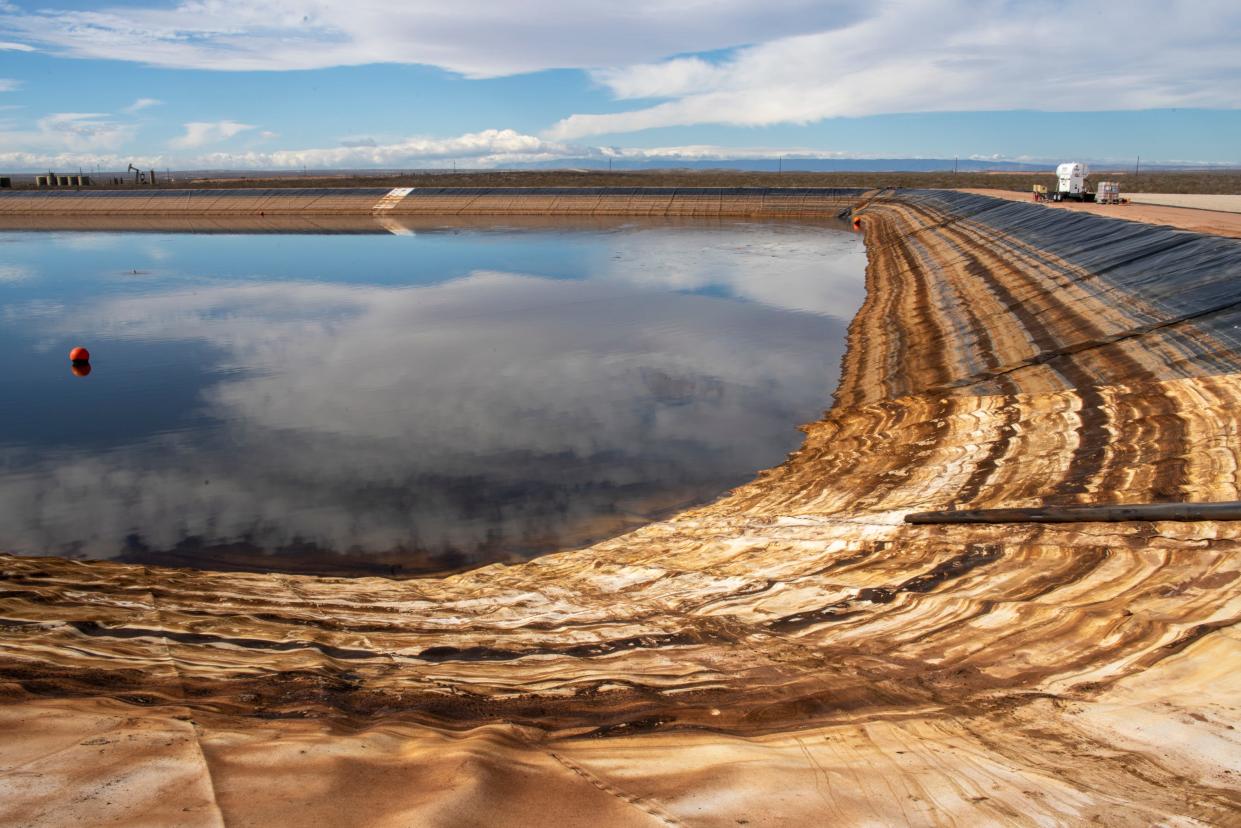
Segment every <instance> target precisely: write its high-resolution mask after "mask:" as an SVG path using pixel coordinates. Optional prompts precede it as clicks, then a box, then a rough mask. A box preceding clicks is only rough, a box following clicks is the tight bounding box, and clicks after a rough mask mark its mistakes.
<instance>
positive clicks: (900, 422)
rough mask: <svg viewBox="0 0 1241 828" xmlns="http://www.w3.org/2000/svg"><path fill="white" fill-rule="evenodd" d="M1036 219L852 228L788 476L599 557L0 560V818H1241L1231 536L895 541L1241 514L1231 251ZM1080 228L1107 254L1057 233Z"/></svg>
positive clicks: (977, 209)
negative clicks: (847, 264) (823, 391)
mask: <svg viewBox="0 0 1241 828" xmlns="http://www.w3.org/2000/svg"><path fill="white" fill-rule="evenodd" d="M996 204H1001V203H1000V202H996ZM1030 209H1031V208H1030V207H1028V206H1027V205H1009V206H1006V207H1003V208H1000V207H993V206H992V205H990V203H989V200H987V199H981V198H977V197H972V196H962V197H959V198H956V199H951V198H947V197H944V196H941V195H934V194H931V195H928V194H918V193H913V194H909V193H897V194H883V195H880V196H878V197H875V198H872V199H871V200H869V201H868V202H867V203H866V206H865V207H864V208H863V210H862V217H863V222H864V228H865V232H866V236H867V244H868V247H869V251H870V264H869V267H868V274H867V279H868V298H867V300H866V303H865V305H864V306H863V308H862V310H861V312H860V313H859V315H858V317H857V319H856V320H855V322H854V324H853V325H852V327H851V329H850V348H849V351H848V354H847V356H846V359H845V366H844V369H845V370H844V375H843V379H842V381H841V384H840V386H839V388H838V390H837V393H836V403H835V405H834V407H833V408H832V409H831V410H830V411H829V412H828V413H827V414H826V415H825V417H824V418H823V419H822V420H820V421H819V422H816V423H813V424H811V425H809V426H807V427H806V441H805V444H804V446H803V447H802V448H801V449H800V450H799V451H797V452H796V453H794V454H793V455H792V456H791V457H790V458H789V460H788V462H786V463H785V464H783V465H782V466H780V467H778V468H776V469H772V470H770V471H768V472H765V473H763V474H762V475H761V476H760V477H759V478H758V479H757V480H756V481H754V482H753V483H751V484H749V485H747V486H744V487H742V488H740V489H738V490H736V491H735V492H732V493H730V494H729V495H728V496H726V497H724V498H722V499H721V500H720V501H718V502H716V503H714V504H711V505H709V506H705V507H702V508H698V509H695V510H692V511H689V512H686V513H684V514H682V515H680V516H678V517H676V518H673V519H671V520H668V521H664V522H660V523H657V524H653V525H650V526H647V527H644V528H643V529H640V530H638V531H636V532H633V533H630V534H628V535H625V536H622V537H619V538H615V539H612V540H609V541H607V542H605V543H601V544H599V545H597V546H594V547H591V548H589V549H585V550H579V551H574V552H566V553H561V554H557V555H551V556H547V557H545V558H541V559H538V560H536V561H533V562H531V563H528V564H524V565H520V566H510V567H500V566H494V567H487V568H484V569H480V570H476V571H472V572H468V573H464V574H461V575H455V576H451V577H446V578H442V579H426V580H415V581H388V580H382V579H369V578H368V579H317V578H304V577H294V576H283V575H250V574H222V573H210V572H193V571H185V570H163V569H156V568H148V567H139V566H127V565H119V564H111V563H77V562H67V561H60V560H53V559H32V558H11V557H7V558H0V570H2V575H3V578H2V580H0V693H2V694H3V696H2V697H3V699H4V701H5V702H7V703H6V704H3V705H0V733H3V734H4V738H3V739H0V822H2V823H5V824H10V823H11V824H49V825H50V824H68V823H75V822H82V821H83V820H85V821H88V822H103V821H105V820H107V819H113V818H115V819H117V820H118V821H120V822H125V823H135V822H149V823H151V824H169V823H176V824H217V823H219V822H221V821H222V822H225V823H228V824H283V823H287V822H291V821H297V822H300V823H304V824H367V825H388V824H390V825H409V824H420V825H463V824H480V825H481V824H514V825H520V824H540V825H545V824H555V825H572V824H591V825H647V824H649V825H738V824H749V825H763V824H793V825H821V824H851V823H863V822H869V823H885V824H887V823H902V822H905V823H917V824H977V823H984V822H993V823H1013V824H1032V823H1035V822H1043V823H1046V822H1054V823H1076V822H1087V821H1096V822H1101V823H1103V824H1117V825H1138V824H1150V823H1153V822H1160V821H1163V822H1168V823H1169V824H1173V823H1175V824H1195V823H1204V824H1226V823H1234V822H1236V821H1237V820H1238V813H1241V796H1239V795H1238V784H1237V780H1238V778H1241V739H1239V737H1238V734H1237V731H1236V730H1235V729H1234V728H1235V727H1236V726H1237V724H1238V722H1241V715H1239V714H1241V711H1239V706H1241V678H1238V676H1239V674H1241V671H1238V667H1241V630H1239V629H1238V627H1237V626H1235V625H1236V623H1237V621H1238V619H1241V557H1239V556H1238V548H1239V543H1241V525H1237V524H1232V523H1222V522H1198V523H1113V524H1064V525H1004V526H910V525H905V524H903V523H902V522H901V517H902V516H903V514H905V513H906V512H908V511H912V510H926V509H936V508H945V507H948V506H970V507H975V508H982V507H992V506H1014V505H1037V504H1042V503H1073V502H1144V501H1153V500H1195V501H1197V500H1202V501H1210V500H1229V499H1237V498H1238V496H1239V495H1238V491H1237V489H1238V483H1237V468H1238V463H1239V461H1241V438H1239V437H1238V433H1239V428H1238V426H1239V425H1241V423H1239V422H1238V420H1239V419H1241V413H1238V412H1241V405H1239V403H1241V372H1239V368H1238V365H1237V363H1238V362H1239V361H1241V350H1239V349H1238V347H1237V343H1236V341H1234V340H1233V339H1231V338H1230V337H1231V336H1232V332H1233V331H1235V330H1236V328H1235V325H1236V324H1238V323H1241V316H1236V314H1237V312H1236V311H1235V309H1232V306H1231V305H1230V303H1229V302H1228V301H1217V300H1218V299H1220V296H1222V298H1223V299H1224V300H1227V299H1228V298H1229V297H1228V295H1227V291H1226V290H1225V291H1224V293H1223V294H1218V291H1217V292H1216V293H1212V292H1211V291H1210V290H1204V289H1203V285H1208V286H1209V285H1210V284H1213V282H1212V280H1215V281H1216V282H1220V283H1221V284H1223V285H1224V286H1225V288H1226V287H1227V285H1228V280H1229V279H1232V280H1234V281H1233V283H1235V280H1236V279H1237V276H1238V271H1239V269H1241V243H1236V242H1224V241H1221V240H1210V242H1211V243H1212V244H1214V245H1215V246H1213V247H1210V250H1209V251H1208V253H1203V252H1202V251H1201V250H1198V248H1197V247H1195V246H1194V245H1199V246H1201V245H1200V241H1201V239H1202V237H1197V236H1193V235H1192V234H1179V235H1177V236H1175V237H1169V238H1167V239H1165V243H1164V244H1163V245H1162V246H1159V245H1154V244H1153V243H1151V244H1148V243H1147V242H1146V241H1144V240H1145V239H1147V238H1148V237H1147V236H1144V235H1142V233H1143V232H1148V233H1149V232H1152V231H1150V230H1149V228H1147V229H1146V230H1145V231H1142V230H1137V231H1135V230H1132V229H1131V227H1132V226H1131V225H1128V224H1127V223H1124V222H1106V221H1103V220H1099V219H1090V220H1089V221H1092V222H1094V224H1080V223H1072V224H1070V222H1077V221H1078V220H1077V219H1072V220H1066V219H1062V218H1058V217H1057V216H1056V215H1055V214H1052V213H1051V212H1049V211H1043V212H1042V213H1029V212H1022V211H1028V210H1030ZM1032 209H1035V210H1037V209H1038V208H1037V207H1035V208H1032ZM997 211H998V212H997ZM1014 211H1015V212H1014ZM1061 215H1064V214H1061ZM1057 221H1062V222H1065V224H1064V225H1063V226H1064V227H1065V228H1076V229H1077V230H1080V231H1083V232H1085V231H1089V233H1093V234H1094V236H1093V237H1092V238H1093V241H1092V242H1090V244H1091V245H1092V247H1091V250H1092V255H1095V259H1094V261H1090V260H1089V257H1085V258H1083V257H1081V256H1074V255H1071V254H1066V253H1065V252H1064V251H1061V252H1060V253H1059V254H1058V253H1057V252H1056V250H1054V249H1053V247H1054V245H1046V244H1039V243H1037V242H1038V240H1039V238H1041V237H1040V236H1039V235H1038V234H1039V233H1040V232H1044V231H1045V230H1047V229H1048V228H1050V230H1051V231H1058V228H1057V226H1056V225H1055V224H1054V222H1057ZM1048 222H1051V224H1050V225H1048V224H1047V223H1048ZM1026 223H1030V224H1031V225H1032V229H1028V230H1027V229H1025V228H1026V227H1027V224H1026ZM1083 228H1084V230H1083ZM1066 232H1067V230H1066ZM1126 240H1129V241H1126ZM1130 243H1132V244H1133V245H1136V247H1133V248H1130V247H1127V246H1126V245H1128V244H1130ZM1143 245H1145V246H1144V247H1143ZM1156 248H1157V249H1156ZM1108 250H1113V251H1114V254H1113V255H1111V258H1108V257H1107V255H1105V254H1106V251H1108ZM1169 251H1170V254H1171V255H1172V258H1171V259H1168V255H1169ZM1178 251H1179V254H1181V259H1179V260H1178V259H1176V255H1177V254H1178ZM1192 251H1197V252H1196V253H1195V254H1194V255H1198V256H1199V257H1200V259H1201V262H1203V264H1202V265H1201V266H1200V267H1197V268H1196V269H1194V268H1190V269H1188V270H1187V269H1185V268H1184V267H1182V268H1181V269H1179V270H1178V265H1176V264H1170V263H1169V262H1172V261H1174V260H1175V261H1182V262H1183V260H1184V256H1186V255H1188V254H1189V252H1192ZM1161 257H1163V258H1161ZM1144 263H1146V264H1144ZM1147 265H1148V267H1147V270H1146V271H1142V270H1141V268H1142V267H1143V266H1147ZM1126 268H1127V269H1126ZM1135 268H1137V270H1134V269H1135ZM1134 273H1136V274H1137V275H1136V276H1134ZM1148 276H1149V278H1148ZM1160 280H1164V281H1165V282H1166V281H1167V280H1178V281H1176V282H1175V283H1174V285H1173V287H1174V288H1175V289H1172V290H1164V289H1163V288H1162V287H1159V285H1160V284H1162V283H1161V282H1160ZM1221 280H1222V282H1221ZM1151 285H1155V286H1156V287H1151ZM1163 287H1167V285H1163ZM1217 294H1218V295H1217ZM1199 296H1202V297H1209V296H1215V297H1216V298H1215V299H1209V298H1195V297H1199ZM1187 297H1188V298H1187ZM1237 298H1239V299H1241V297H1237ZM1195 303H1196V304H1195ZM1234 316H1236V318H1235V319H1234Z"/></svg>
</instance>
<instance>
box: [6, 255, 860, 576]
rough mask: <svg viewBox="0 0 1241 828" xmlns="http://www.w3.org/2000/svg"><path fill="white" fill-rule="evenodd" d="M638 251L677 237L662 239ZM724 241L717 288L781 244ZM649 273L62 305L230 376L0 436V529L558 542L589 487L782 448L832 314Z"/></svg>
mask: <svg viewBox="0 0 1241 828" xmlns="http://www.w3.org/2000/svg"><path fill="white" fill-rule="evenodd" d="M633 235H635V236H637V237H647V236H649V235H651V234H633ZM670 235H674V236H675V235H676V234H670ZM716 238H717V239H718V238H719V236H718V235H717V236H716ZM704 240H705V236H704ZM661 241H662V240H661ZM669 246H670V248H671V246H672V242H671V241H670V242H669ZM631 247H632V249H634V250H637V249H639V247H640V246H639V245H637V244H634V245H631ZM690 252H691V253H692V255H691V256H687V255H686V252H685V251H682V252H681V254H680V255H681V257H682V258H693V257H696V256H699V255H701V251H699V250H692V251H690ZM822 255H823V251H822V248H820V256H822ZM650 256H651V258H652V259H658V258H661V257H662V258H665V259H667V260H669V261H671V260H673V259H674V258H675V257H673V256H672V255H671V251H670V250H668V251H665V250H663V249H662V248H661V247H660V246H658V245H656V246H655V247H654V248H652V251H651V253H650ZM726 258H727V256H725V257H724V259H726ZM741 258H742V259H743V260H744V262H745V264H743V265H740V266H737V265H735V263H730V264H732V265H734V266H730V267H727V268H725V267H723V264H722V263H723V261H724V260H723V259H721V268H720V269H719V270H718V271H717V272H718V273H720V274H723V276H724V278H725V280H726V282H727V289H728V292H731V293H735V294H736V295H739V296H754V295H759V294H763V293H764V292H765V291H767V290H768V288H767V287H765V286H760V285H758V284H756V283H758V282H768V281H770V280H771V279H773V278H777V280H778V279H779V278H785V277H783V276H781V277H773V271H776V270H781V272H784V271H783V270H782V268H783V263H782V261H781V260H780V259H778V258H771V257H770V256H768V255H766V254H764V255H762V256H761V257H760V258H761V259H762V267H761V268H759V267H756V266H754V265H753V260H752V258H751V257H750V254H748V253H747V254H745V255H744V256H742V257H741ZM704 267H705V268H710V267H711V265H710V264H709V263H708V264H707V265H705V266H704ZM807 268H809V265H807ZM793 270H794V276H792V277H788V278H789V279H790V282H789V283H790V284H791V285H793V286H794V287H796V286H797V285H803V286H804V288H805V290H804V292H803V293H802V294H800V295H798V296H792V297H791V298H790V302H791V303H806V302H825V301H827V299H826V298H825V297H829V296H830V294H829V293H828V292H825V291H823V290H820V289H818V288H816V287H814V286H813V285H812V284H811V279H810V277H809V276H808V275H798V274H800V268H799V267H795V268H793ZM657 271H658V268H656V267H655V266H654V264H653V263H644V266H643V267H641V268H637V269H636V270H632V271H630V273H631V274H636V275H631V276H630V277H629V278H626V279H621V278H612V279H592V280H588V281H584V282H582V281H558V280H551V279H543V278H538V277H530V276H519V275H513V274H508V273H497V272H478V273H475V274H473V275H471V276H469V277H467V278H463V279H459V280H456V281H453V282H448V283H443V284H438V285H432V286H425V287H414V288H404V287H401V288H386V287H373V286H363V287H356V286H348V285H343V284H326V283H287V282H285V283H233V284H224V285H221V284H218V283H217V284H215V285H212V286H207V287H201V286H200V287H199V288H198V289H197V290H193V291H191V290H170V291H165V292H161V293H152V294H147V295H144V296H139V297H129V298H125V299H112V300H106V301H104V302H102V303H100V304H97V305H96V306H94V307H93V308H91V309H89V310H83V311H78V312H74V313H72V314H71V318H65V317H61V318H58V320H57V322H56V327H57V328H58V329H61V330H66V331H68V330H80V331H91V332H92V336H94V337H96V338H119V339H135V340H142V341H147V342H151V343H162V342H184V341H189V340H195V341H201V342H205V343H208V344H209V345H211V346H212V348H211V351H212V352H213V353H218V354H221V355H222V356H221V363H222V364H221V365H220V366H218V367H219V368H220V369H222V371H224V372H226V373H224V374H223V375H224V376H226V377H227V378H226V379H224V380H223V381H220V382H218V383H216V384H215V385H212V386H209V387H207V388H205V389H204V390H203V392H202V395H201V399H202V401H203V405H204V407H205V410H206V413H207V414H209V415H210V417H211V418H212V419H213V421H214V423H215V424H214V425H213V426H211V427H210V428H204V429H199V430H195V431H192V432H185V433H177V434H162V435H154V436H150V437H147V438H146V439H144V440H143V441H142V442H140V443H138V444H137V445H133V446H126V447H123V448H117V449H115V450H112V451H106V452H96V453H93V454H82V453H68V452H66V453H62V454H56V455H45V456H42V457H40V458H38V459H37V460H32V459H31V458H30V457H29V456H26V457H24V458H23V457H19V454H18V453H17V452H13V451H11V452H9V453H8V454H7V456H3V455H0V464H3V466H4V467H7V468H6V469H5V473H4V474H3V475H0V510H2V512H0V523H2V525H3V526H4V527H5V528H4V535H5V537H4V538H3V540H4V542H6V544H8V545H10V546H16V547H17V548H19V549H21V550H23V551H36V550H43V551H59V552H71V551H77V552H80V553H82V554H88V555H94V556H100V555H110V554H115V552H116V551H117V550H118V548H119V546H120V544H121V541H122V539H123V538H124V537H125V536H126V535H127V534H129V533H130V532H132V531H134V530H135V529H139V528H140V529H141V533H142V537H143V540H144V541H145V542H146V543H147V544H149V545H151V546H152V547H156V548H169V547H172V546H173V545H175V544H176V543H177V542H178V541H180V540H182V539H184V538H186V537H194V536H197V537H203V538H208V539H227V538H236V537H240V536H247V537H250V538H252V539H253V540H254V541H255V542H257V543H259V544H260V545H263V546H267V547H274V546H279V545H284V544H289V543H292V542H294V541H297V540H304V541H312V542H315V543H317V544H319V545H321V546H325V547H329V548H334V549H348V548H362V549H374V550H386V549H392V548H396V547H403V546H409V545H411V544H417V545H419V546H421V547H423V548H428V549H442V548H456V549H461V550H466V551H469V550H473V549H475V548H476V547H478V546H479V545H481V544H484V543H486V542H487V541H488V539H489V538H490V539H492V540H494V539H495V538H496V537H497V536H498V537H499V538H500V539H501V543H502V544H503V545H508V546H510V547H514V546H516V547H520V546H523V545H530V546H541V545H545V544H546V543H548V542H549V539H550V542H552V543H555V542H561V543H573V542H575V540H577V539H578V538H584V537H585V536H587V535H589V534H591V533H592V532H593V531H595V530H596V529H597V527H598V526H599V525H601V524H599V522H598V516H599V515H605V514H606V513H607V512H608V511H609V510H610V509H613V508H618V509H620V510H622V511H624V510H632V511H637V512H643V511H650V510H651V509H654V508H660V507H664V506H671V505H674V504H676V503H677V502H679V501H681V500H684V499H686V498H690V497H700V496H702V495H703V494H705V493H708V492H711V491H717V490H718V489H719V488H720V487H721V486H724V485H728V484H730V483H735V482H738V481H739V480H741V479H744V478H745V477H746V476H748V475H749V473H751V472H752V471H753V470H755V469H758V468H761V467H764V466H767V465H770V464H771V463H773V462H777V461H779V459H781V457H782V456H783V453H784V452H786V451H787V450H789V449H790V448H792V446H793V445H794V444H795V443H796V438H797V435H796V432H795V430H794V428H793V426H794V425H795V424H796V423H799V422H802V421H804V420H806V419H809V418H811V417H813V416H815V415H816V414H817V413H818V412H819V411H820V410H821V409H822V407H823V406H824V402H825V400H826V399H827V397H828V394H829V391H830V389H831V385H832V383H833V382H834V380H835V376H836V373H837V371H838V366H839V359H840V355H841V351H842V348H843V330H844V322H843V321H841V320H836V319H831V318H827V317H822V316H815V315H811V314H806V313H789V312H786V311H781V310H779V309H777V308H776V307H767V306H763V305H756V304H749V303H745V302H737V301H734V300H731V299H721V298H716V297H714V296H704V295H693V294H675V293H674V294H669V293H667V292H666V291H667V283H665V284H662V285H661V286H660V287H661V289H660V290H654V289H651V287H649V286H648V285H650V284H653V283H655V282H656V281H657V280H656V279H654V278H653V276H651V275H650V274H654V273H656V272H657ZM670 272H671V271H670ZM807 272H809V271H807ZM675 273H677V274H689V275H686V276H684V278H691V277H692V278H696V279H699V280H702V279H704V278H709V274H708V273H707V272H706V271H705V270H704V271H702V272H699V273H698V274H697V275H693V274H692V273H691V270H690V269H689V268H688V267H682V268H679V269H677V270H676V271H675ZM747 273H749V276H748V277H747ZM818 273H819V274H820V276H819V278H825V276H823V275H822V274H823V269H822V267H820V268H819V270H818ZM676 278H683V277H682V276H680V275H678V276H676ZM849 278H850V280H852V281H854V282H857V281H859V279H858V276H857V272H856V270H855V271H853V272H852V273H851V274H850V276H849ZM700 284H701V281H699V283H698V284H697V285H695V287H697V286H698V285H700ZM770 304H772V305H775V304H777V303H775V302H772V303H770ZM799 306H800V305H799ZM820 307H821V305H820ZM835 307H836V308H838V309H839V308H840V306H839V305H836V306H835ZM844 310H845V312H846V316H847V315H848V314H851V313H852V312H853V310H854V308H853V307H850V308H847V309H844ZM40 327H41V328H42V327H44V326H43V325H41V326H40ZM153 347H158V345H155V346H153ZM152 404H158V402H157V401H152ZM22 454H26V455H28V452H22ZM68 503H72V504H73V506H72V508H67V507H66V506H65V505H64V504H68Z"/></svg>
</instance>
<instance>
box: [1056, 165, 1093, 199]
mask: <svg viewBox="0 0 1241 828" xmlns="http://www.w3.org/2000/svg"><path fill="white" fill-rule="evenodd" d="M1088 175H1090V168H1089V167H1087V166H1086V165H1085V164H1083V163H1081V162H1080V161H1066V162H1065V163H1063V164H1061V165H1060V166H1058V167H1056V181H1057V183H1056V191H1055V192H1054V193H1052V194H1051V200H1052V201H1094V193H1092V192H1090V190H1089V188H1088V187H1087V186H1086V176H1088Z"/></svg>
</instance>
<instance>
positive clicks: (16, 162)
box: [0, 0, 1241, 171]
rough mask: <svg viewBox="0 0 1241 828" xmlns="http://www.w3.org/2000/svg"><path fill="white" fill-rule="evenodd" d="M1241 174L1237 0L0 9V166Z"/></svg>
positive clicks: (169, 1)
mask: <svg viewBox="0 0 1241 828" xmlns="http://www.w3.org/2000/svg"><path fill="white" fill-rule="evenodd" d="M1137 156H1141V157H1142V159H1143V163H1187V164H1195V165H1197V164H1222V165H1241V3H1238V2H1237V0H1187V1H1186V2H1178V0H1163V1H1162V2H1151V1H1150V0H1077V1H1076V2H1074V1H1072V0H920V1H919V2H914V1H913V0H866V2H859V1H858V0H625V1H624V2H614V1H613V0H607V2H600V1H599V0H596V1H595V2H589V0H587V2H583V0H572V1H570V0H525V2H522V3H514V2H512V1H511V0H458V2H455V3H445V2H443V0H395V1H393V0H350V2H348V3H343V2H330V0H265V2H263V3H254V2H250V1H249V0H166V1H165V2H155V3H150V2H146V3H141V2H134V0H120V2H117V3H90V2H83V0H47V2H44V1H43V0H33V1H32V2H27V0H22V2H17V3H14V2H7V0H0V169H4V170H12V171H22V170H26V171H31V170H40V169H47V168H49V167H52V168H61V169H65V168H70V169H71V168H74V167H81V168H83V169H91V168H96V167H99V168H103V169H118V168H119V169H124V168H125V167H126V166H127V165H128V164H129V163H131V162H132V163H135V164H137V165H138V166H142V167H144V168H150V167H156V168H172V169H288V170H297V169H301V168H303V167H305V168H309V169H341V168H384V169H414V168H440V167H449V166H452V165H457V166H459V167H465V168H491V167H505V166H520V165H526V164H548V165H557V166H579V165H582V164H596V165H597V164H601V163H606V161H607V160H608V159H612V160H614V161H616V162H620V163H622V164H624V163H646V164H652V163H655V164H660V165H666V166H676V165H677V163H678V162H685V161H711V160H724V159H738V158H744V159H774V158H777V157H790V158H793V157H797V158H953V157H961V158H972V159H981V160H993V159H994V160H1001V159H1002V160H1015V161H1032V162H1055V161H1060V160H1067V159H1070V158H1071V159H1074V160H1086V161H1096V162H1099V161H1107V162H1115V163H1129V162H1131V161H1132V160H1133V159H1135V158H1136V157H1137Z"/></svg>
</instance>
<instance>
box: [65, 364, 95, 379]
mask: <svg viewBox="0 0 1241 828" xmlns="http://www.w3.org/2000/svg"><path fill="white" fill-rule="evenodd" d="M69 370H70V371H72V372H73V375H74V376H75V377H86V376H90V363H89V362H75V363H73V365H71V366H69Z"/></svg>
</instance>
